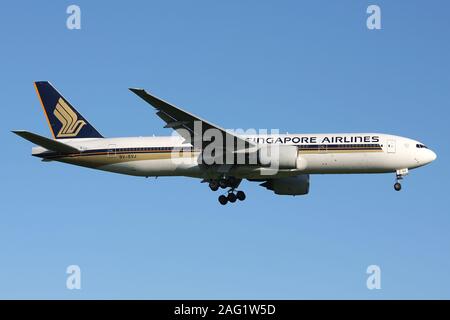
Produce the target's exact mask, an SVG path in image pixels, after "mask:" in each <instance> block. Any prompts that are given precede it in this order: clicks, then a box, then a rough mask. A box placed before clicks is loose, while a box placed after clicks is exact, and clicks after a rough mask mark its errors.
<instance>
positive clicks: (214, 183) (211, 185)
mask: <svg viewBox="0 0 450 320" xmlns="http://www.w3.org/2000/svg"><path fill="white" fill-rule="evenodd" d="M209 188H210V189H211V190H212V191H217V190H218V189H219V183H218V182H217V181H211V182H210V183H209Z"/></svg>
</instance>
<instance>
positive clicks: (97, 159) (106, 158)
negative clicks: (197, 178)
mask: <svg viewBox="0 0 450 320" xmlns="http://www.w3.org/2000/svg"><path fill="white" fill-rule="evenodd" d="M366 152H370V153H373V152H383V150H382V149H345V150H299V153H298V154H299V155H302V154H334V153H339V154H343V153H366ZM199 153H200V152H199V151H180V152H177V151H167V152H161V151H157V152H151V151H150V152H149V151H143V152H128V153H114V152H97V153H96V152H91V153H89V152H85V153H76V154H71V155H68V156H60V157H54V158H52V160H55V161H61V162H65V163H70V164H76V165H81V166H86V167H92V168H96V167H101V166H105V165H110V164H116V163H124V162H131V161H144V160H169V159H180V158H193V157H198V155H199Z"/></svg>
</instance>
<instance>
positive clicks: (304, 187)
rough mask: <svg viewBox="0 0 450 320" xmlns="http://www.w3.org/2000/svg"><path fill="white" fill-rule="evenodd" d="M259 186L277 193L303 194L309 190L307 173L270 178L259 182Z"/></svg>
mask: <svg viewBox="0 0 450 320" xmlns="http://www.w3.org/2000/svg"><path fill="white" fill-rule="evenodd" d="M261 186H263V187H266V188H267V189H269V190H272V191H273V192H274V193H275V194H279V195H291V196H297V195H304V194H307V193H308V192H309V174H301V175H298V176H295V177H287V178H278V179H270V180H267V181H266V182H263V183H261Z"/></svg>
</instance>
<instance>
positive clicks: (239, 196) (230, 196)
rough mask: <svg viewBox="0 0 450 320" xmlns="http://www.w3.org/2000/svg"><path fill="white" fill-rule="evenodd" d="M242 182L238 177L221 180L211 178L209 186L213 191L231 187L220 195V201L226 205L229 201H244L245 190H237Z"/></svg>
mask: <svg viewBox="0 0 450 320" xmlns="http://www.w3.org/2000/svg"><path fill="white" fill-rule="evenodd" d="M240 183H241V179H236V178H234V177H227V178H222V179H219V180H210V181H209V188H210V189H211V190H212V191H217V190H219V188H221V189H226V188H230V189H229V190H228V191H227V193H226V194H222V195H220V196H219V202H220V204H221V205H226V204H227V203H228V202H231V203H234V202H236V200H239V201H244V200H245V198H246V197H245V193H244V191H240V190H239V191H236V188H237V187H238V186H239V184H240Z"/></svg>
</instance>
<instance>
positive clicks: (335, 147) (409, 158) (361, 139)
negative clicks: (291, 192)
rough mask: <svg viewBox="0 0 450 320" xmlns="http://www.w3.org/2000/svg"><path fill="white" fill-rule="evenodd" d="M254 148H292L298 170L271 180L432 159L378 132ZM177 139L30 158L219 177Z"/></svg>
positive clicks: (243, 171) (240, 172) (254, 170)
mask: <svg viewBox="0 0 450 320" xmlns="http://www.w3.org/2000/svg"><path fill="white" fill-rule="evenodd" d="M243 137H245V138H246V139H247V140H249V141H251V142H254V143H258V144H259V145H263V144H271V145H274V144H275V145H276V144H280V145H295V146H297V147H298V157H301V159H302V161H303V162H304V166H303V167H302V168H300V169H282V170H277V172H276V173H274V174H273V176H272V178H276V177H286V176H295V175H298V174H304V173H306V174H328V173H330V174H331V173H385V172H395V171H397V170H401V169H413V168H417V167H420V166H423V165H426V164H428V163H430V162H431V161H433V160H434V159H435V158H436V155H435V153H434V152H433V151H431V150H430V149H428V148H426V147H425V146H424V145H423V144H421V143H420V142H418V141H415V140H412V139H409V138H404V137H400V136H394V135H388V134H379V133H354V134H279V135H248V136H245V135H244V136H243ZM183 141H184V139H183V138H181V137H179V136H168V137H132V138H101V139H73V140H68V139H67V140H65V141H64V143H66V144H68V145H70V146H73V147H75V148H78V149H80V150H81V151H80V153H74V154H72V155H70V156H61V155H60V156H58V155H57V154H54V153H52V152H51V151H47V150H46V149H44V148H42V147H36V148H33V155H35V156H38V157H42V158H44V160H54V161H61V162H66V163H70V164H75V165H80V166H85V167H90V168H95V169H99V170H105V171H110V172H116V173H122V174H128V175H134V176H189V177H198V178H214V177H217V176H218V175H221V173H220V169H219V171H218V168H217V167H211V166H204V165H201V164H199V161H198V155H199V152H198V150H196V149H193V148H192V147H191V145H189V144H186V143H184V142H183ZM174 148H175V149H176V150H177V152H173V150H174ZM227 174H228V175H230V176H231V175H232V176H235V177H237V178H249V179H251V178H254V179H258V178H261V177H266V178H267V175H268V174H270V173H268V172H267V168H265V167H261V166H258V165H236V166H232V167H231V169H229V171H228V172H227Z"/></svg>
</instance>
